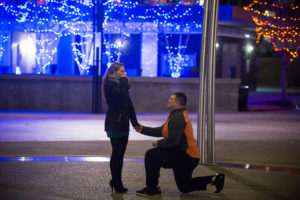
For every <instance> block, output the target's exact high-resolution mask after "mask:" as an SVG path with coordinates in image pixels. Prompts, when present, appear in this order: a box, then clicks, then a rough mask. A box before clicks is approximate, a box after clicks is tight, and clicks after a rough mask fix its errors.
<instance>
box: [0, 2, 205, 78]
mask: <svg viewBox="0 0 300 200" xmlns="http://www.w3.org/2000/svg"><path fill="white" fill-rule="evenodd" d="M183 5H187V6H183ZM191 5H193V6H191ZM94 6H95V5H94V4H93V1H92V0H90V1H88V0H47V1H22V3H15V4H14V3H11V1H10V3H5V4H3V3H2V4H1V3H0V8H3V10H4V11H5V12H6V13H7V18H8V19H15V22H12V23H13V24H14V23H18V24H22V26H23V27H24V32H25V33H28V34H31V33H35V35H36V38H35V42H36V47H37V51H36V61H37V62H36V63H37V64H38V65H40V66H39V67H37V69H38V72H37V73H47V67H48V66H49V65H50V63H52V62H53V59H54V57H55V54H56V53H57V49H56V47H55V46H56V44H57V43H58V41H59V39H60V38H61V37H65V36H70V35H71V36H72V37H73V38H75V37H78V38H79V41H74V42H72V43H71V45H72V50H73V54H74V57H75V58H74V60H75V62H76V63H77V65H78V66H79V69H80V71H81V72H87V71H88V70H89V60H90V57H91V46H92V41H93V26H92V18H93V16H92V13H93V12H92V10H93V7H94ZM202 10H203V7H202V6H199V1H183V2H181V1H179V3H178V4H177V5H175V6H141V5H140V4H139V3H138V1H125V0H107V1H104V13H103V14H104V16H103V32H102V35H103V37H102V38H103V40H102V41H103V44H104V46H105V54H106V55H107V58H108V62H114V61H119V59H120V56H121V55H122V51H121V50H122V46H118V45H116V44H114V42H113V41H112V39H111V38H112V37H111V36H110V35H111V34H117V35H119V36H120V43H121V44H123V43H124V42H125V41H126V40H129V39H130V35H131V34H132V33H134V34H136V33H145V32H149V33H150V32H157V33H161V34H163V35H170V33H180V34H181V35H183V34H184V35H189V34H190V33H191V32H192V31H193V32H199V33H201V32H202ZM166 33H168V34H166ZM46 35H49V36H51V37H44V36H46ZM187 38H188V37H187ZM166 40H168V38H167V39H166ZM187 41H188V40H186V42H179V43H178V45H177V46H176V45H175V46H174V47H172V46H170V45H165V46H166V48H167V49H166V50H167V52H168V57H169V62H170V68H171V70H172V72H174V73H175V74H176V75H174V76H178V73H179V74H180V73H181V72H182V66H180V63H182V59H184V56H182V55H184V51H185V49H186V47H187V44H186V43H187ZM182 43H185V44H182ZM180 75H181V74H180Z"/></svg>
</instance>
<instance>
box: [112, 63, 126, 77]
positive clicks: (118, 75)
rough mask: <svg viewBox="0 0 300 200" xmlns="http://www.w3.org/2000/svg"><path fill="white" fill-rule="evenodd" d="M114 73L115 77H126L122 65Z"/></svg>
mask: <svg viewBox="0 0 300 200" xmlns="http://www.w3.org/2000/svg"><path fill="white" fill-rule="evenodd" d="M114 75H115V76H116V77H117V78H121V77H126V72H125V68H124V67H123V66H122V67H120V68H119V69H118V70H117V71H115V72H114Z"/></svg>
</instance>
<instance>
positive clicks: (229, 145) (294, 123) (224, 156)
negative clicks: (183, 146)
mask: <svg viewBox="0 0 300 200" xmlns="http://www.w3.org/2000/svg"><path fill="white" fill-rule="evenodd" d="M165 117H166V115H164V114H158V115H155V114H149V115H146V114H142V115H138V119H139V121H140V122H141V123H142V124H144V125H148V126H159V125H161V123H162V122H163V121H164V120H165ZM190 118H191V121H192V123H193V127H194V129H195V130H196V124H197V115H196V114H190ZM103 122H104V115H94V114H88V113H47V112H0V127H1V128H0V157H1V158H19V160H20V161H3V160H2V161H1V159H0V199H1V200H2V199H5V200H6V199H21V200H27V199H28V200H29V199H37V200H39V199H40V200H44V199H51V200H53V199H54V200H55V199H115V200H116V199H124V200H125V199H130V200H131V199H132V200H135V199H138V200H139V199H163V200H169V199H170V200H171V199H172V200H173V199H174V200H176V199H184V200H193V199H202V200H211V199H225V200H226V199H232V200H241V199H245V200H246V199H247V200H248V199H249V200H250V199H264V200H268V199H270V200H271V199H272V200H273V199H275V200H276V199H278V200H279V199H280V200H282V199H284V200H285V199H299V198H300V192H299V191H300V185H299V183H298V180H299V178H300V174H299V173H298V172H297V171H296V172H295V171H288V170H287V171H285V173H281V172H273V171H272V170H271V169H272V167H281V168H285V169H300V159H299V158H300V132H299V130H300V123H299V122H300V113H299V111H296V110H292V109H288V110H270V111H264V112H261V111H260V112H255V111H252V112H241V113H217V114H216V142H215V160H216V163H217V164H218V165H217V166H206V165H199V166H198V167H197V168H196V170H195V172H194V174H193V176H204V175H210V174H214V173H216V172H225V173H226V183H225V188H224V190H223V191H222V192H221V193H220V194H214V193H213V190H214V188H213V187H212V186H211V187H209V188H208V190H207V191H199V192H192V193H190V194H181V193H180V192H179V191H178V189H177V188H176V185H175V181H174V178H173V173H172V171H171V170H166V169H162V170H161V177H160V184H159V185H160V187H161V189H162V195H160V196H154V197H149V198H148V197H140V196H136V195H135V190H137V189H140V188H142V187H144V183H145V172H144V165H143V156H144V154H145V152H146V151H147V149H149V148H151V140H152V139H153V138H151V137H147V136H142V135H140V134H136V133H135V132H131V133H130V141H129V144H128V148H127V151H126V155H125V157H126V158H127V159H126V161H125V163H124V169H123V180H124V184H125V185H126V186H127V187H128V189H129V192H128V194H124V195H113V196H111V195H110V188H109V185H108V182H109V180H110V171H109V163H108V160H109V155H110V152H111V147H110V143H109V141H108V140H107V138H106V136H105V133H103ZM70 156H73V157H76V158H80V157H82V158H83V159H84V160H85V161H72V159H70ZM28 157H31V158H33V160H34V161H26V160H27V158H28ZM47 157H50V159H49V160H47ZM219 163H221V164H223V165H221V164H219ZM224 164H227V165H226V167H224V166H225V165H224ZM229 166H230V167H229ZM243 166H244V167H243ZM247 166H248V167H247ZM249 166H262V167H263V168H257V169H256V170H254V169H249ZM268 170H269V171H268Z"/></svg>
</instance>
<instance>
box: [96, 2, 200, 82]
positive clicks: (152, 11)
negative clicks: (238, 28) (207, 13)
mask: <svg viewBox="0 0 300 200" xmlns="http://www.w3.org/2000/svg"><path fill="white" fill-rule="evenodd" d="M196 3H198V1H196ZM104 6H106V8H107V9H106V10H105V12H104V22H103V28H104V31H103V37H102V38H103V43H104V45H105V49H106V51H105V54H106V56H107V58H108V63H111V62H113V61H116V60H119V58H120V54H121V48H122V45H121V46H118V45H116V44H114V43H113V42H112V41H111V40H110V39H109V38H108V37H109V36H108V35H104V33H115V34H119V35H121V37H120V39H121V44H123V43H124V42H125V41H126V40H127V39H128V37H130V34H129V33H130V32H135V33H141V32H158V33H162V34H163V35H165V41H166V42H165V45H164V46H165V47H166V50H167V52H168V62H169V65H170V69H171V73H172V77H176V78H178V77H180V76H181V74H182V69H183V68H182V65H181V63H182V61H183V60H184V57H183V56H182V55H184V51H185V49H186V47H187V42H188V38H189V34H190V32H191V31H195V32H202V20H201V18H202V9H203V7H200V6H193V7H185V6H182V5H181V2H179V4H177V5H176V6H171V7H170V6H168V7H163V6H148V7H145V8H144V9H143V10H142V9H141V7H137V6H138V3H137V2H135V3H133V2H127V1H118V3H116V1H114V0H109V1H107V2H106V3H105V4H104ZM195 7H199V8H200V9H198V8H197V9H194V8H195ZM130 22H132V23H130ZM147 22H149V24H151V25H148V24H147ZM172 32H175V33H180V38H182V35H183V34H185V35H187V39H186V42H185V44H182V42H181V39H180V40H179V42H178V45H177V46H176V47H172V46H170V45H169V42H168V36H167V34H166V33H169V34H170V33H172Z"/></svg>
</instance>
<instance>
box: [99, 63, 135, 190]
mask: <svg viewBox="0 0 300 200" xmlns="http://www.w3.org/2000/svg"><path fill="white" fill-rule="evenodd" d="M129 88H130V85H129V83H128V78H127V75H126V72H125V68H124V65H123V63H120V62H114V63H113V64H111V66H110V67H109V68H108V69H107V71H106V74H105V76H104V78H103V91H104V95H105V100H106V103H107V105H108V110H107V113H106V117H105V131H106V133H107V136H108V137H109V138H110V142H111V146H112V154H111V157H110V171H111V177H112V179H111V181H110V183H109V184H110V186H111V189H112V192H113V189H115V191H116V192H117V193H125V192H127V188H125V187H124V186H123V183H122V167H123V158H124V154H125V150H126V146H127V143H128V135H129V120H130V121H131V123H132V126H134V127H135V128H137V127H138V122H137V118H136V114H135V110H134V107H133V104H132V102H131V99H130V96H129V91H128V90H129Z"/></svg>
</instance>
